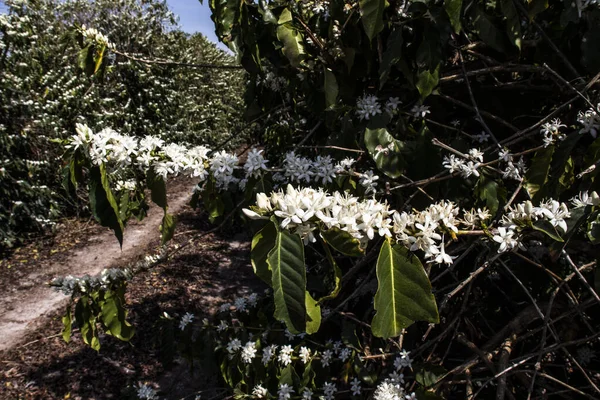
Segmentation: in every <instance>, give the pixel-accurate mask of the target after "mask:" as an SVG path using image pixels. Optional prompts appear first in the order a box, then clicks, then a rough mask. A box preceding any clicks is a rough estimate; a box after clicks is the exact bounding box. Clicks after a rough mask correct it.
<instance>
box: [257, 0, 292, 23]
mask: <svg viewBox="0 0 600 400" xmlns="http://www.w3.org/2000/svg"><path fill="white" fill-rule="evenodd" d="M286 10H287V9H286ZM258 12H259V13H260V14H261V15H262V16H263V21H265V22H267V23H269V24H276V23H277V18H275V15H273V13H272V12H271V9H270V8H269V3H267V2H266V0H259V1H258ZM288 12H289V11H288Z"/></svg>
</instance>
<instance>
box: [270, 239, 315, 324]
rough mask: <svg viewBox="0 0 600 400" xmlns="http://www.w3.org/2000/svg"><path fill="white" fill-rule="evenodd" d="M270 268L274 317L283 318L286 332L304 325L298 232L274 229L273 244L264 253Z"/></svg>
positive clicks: (303, 276)
mask: <svg viewBox="0 0 600 400" xmlns="http://www.w3.org/2000/svg"><path fill="white" fill-rule="evenodd" d="M267 263H268V264H269V267H270V269H271V282H272V288H273V298H274V301H275V313H274V317H275V318H276V319H277V320H279V321H283V322H285V324H286V326H287V328H288V329H289V330H290V332H292V333H294V334H297V333H300V332H304V331H305V329H306V295H305V292H306V266H305V264H304V246H303V244H302V239H300V236H298V235H295V234H291V233H288V232H287V231H285V230H278V232H277V235H276V236H275V245H274V246H273V249H271V251H270V252H269V254H268V256H267Z"/></svg>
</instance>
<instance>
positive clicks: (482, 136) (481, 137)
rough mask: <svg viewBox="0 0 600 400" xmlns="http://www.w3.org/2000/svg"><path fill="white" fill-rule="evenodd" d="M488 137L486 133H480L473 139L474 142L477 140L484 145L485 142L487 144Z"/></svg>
mask: <svg viewBox="0 0 600 400" xmlns="http://www.w3.org/2000/svg"><path fill="white" fill-rule="evenodd" d="M490 137H491V136H490V135H489V134H488V133H486V132H484V131H482V132H481V133H480V134H478V135H474V136H473V138H474V139H475V140H477V141H478V142H479V143H485V142H487V141H488V140H490Z"/></svg>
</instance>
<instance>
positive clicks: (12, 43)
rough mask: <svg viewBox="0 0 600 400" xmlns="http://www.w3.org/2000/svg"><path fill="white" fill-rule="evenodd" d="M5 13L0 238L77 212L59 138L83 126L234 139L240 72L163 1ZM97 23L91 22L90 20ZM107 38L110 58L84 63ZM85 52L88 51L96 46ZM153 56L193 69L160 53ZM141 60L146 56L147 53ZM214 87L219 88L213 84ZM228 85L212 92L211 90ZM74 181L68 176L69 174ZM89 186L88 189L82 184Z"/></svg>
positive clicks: (26, 6) (73, 2)
mask: <svg viewBox="0 0 600 400" xmlns="http://www.w3.org/2000/svg"><path fill="white" fill-rule="evenodd" d="M5 3H6V6H7V7H8V11H7V13H6V14H2V15H0V96H1V101H0V104H1V106H0V243H1V244H0V246H1V248H3V249H6V248H9V247H12V246H13V245H14V244H15V243H18V242H19V241H21V240H22V239H23V238H25V237H27V236H28V235H29V234H30V233H32V232H36V231H39V230H42V229H44V228H48V227H52V226H53V225H54V224H55V222H56V219H57V217H59V216H60V215H65V212H66V213H67V214H68V211H67V210H73V209H77V207H76V206H77V202H76V201H75V200H73V199H74V197H69V196H68V195H67V193H66V192H65V191H64V189H62V186H63V185H62V183H63V181H65V179H64V177H66V174H65V173H63V174H60V173H58V172H57V169H58V168H59V166H60V165H61V162H62V161H61V160H62V158H61V155H62V147H61V146H60V145H59V144H57V143H56V141H60V140H62V139H65V138H66V137H67V136H68V135H70V134H71V132H73V129H74V128H75V124H76V123H78V122H84V121H85V122H86V123H87V124H89V125H90V126H112V127H114V128H118V129H122V130H123V131H125V132H127V133H128V134H130V135H133V136H137V137H141V136H145V135H159V136H161V137H162V138H163V139H165V140H169V141H184V140H185V141H190V142H194V141H196V142H198V141H201V142H206V143H212V144H216V143H221V142H223V141H224V140H225V139H227V138H228V137H234V136H233V135H234V134H235V135H236V136H237V139H236V140H237V141H236V140H232V142H231V143H230V144H231V145H236V144H238V143H239V141H240V138H241V136H239V133H240V132H239V130H240V129H241V127H242V124H241V121H240V117H241V116H242V114H243V110H242V109H241V106H242V104H243V103H242V102H243V101H242V96H241V95H240V91H241V90H242V88H243V82H244V75H243V73H242V72H241V71H238V70H235V69H219V70H217V69H212V68H208V69H207V68H197V67H195V66H194V65H192V64H193V63H202V64H207V65H209V66H210V65H212V64H217V65H228V64H232V63H233V61H234V60H233V59H232V58H231V57H230V56H228V55H226V54H225V53H224V52H222V51H220V50H218V49H217V48H216V47H215V46H214V44H212V43H210V42H209V41H207V39H206V38H204V37H203V36H202V35H199V34H198V35H192V36H190V35H187V34H185V33H183V32H181V31H180V30H178V29H177V25H176V18H175V16H174V15H173V14H172V13H171V12H170V11H169V9H168V8H167V6H166V4H164V3H163V2H160V1H153V0H144V1H141V0H140V1H134V0H127V1H118V2H115V1H110V0H106V1H94V2H89V1H84V0H70V1H57V0H42V1H31V2H24V1H16V0H8V1H6V2H5ZM85 26H93V27H94V28H93V29H84V27H85ZM106 35H109V36H110V43H111V49H112V50H116V49H117V48H118V49H119V50H120V52H119V53H115V52H112V53H111V54H110V56H107V57H106V58H105V59H104V61H103V63H102V64H99V65H95V64H94V65H91V69H92V71H91V72H94V70H95V71H96V72H97V73H96V74H90V69H89V68H88V67H87V64H86V62H87V61H88V60H89V59H90V57H91V58H93V56H94V54H92V53H93V51H98V52H102V51H104V50H102V46H99V47H97V48H94V49H92V47H93V45H92V43H95V40H96V38H98V39H99V40H100V41H102V39H103V38H104V40H105V42H104V45H108V42H107V41H106ZM88 50H89V51H88ZM155 54H160V55H161V57H163V58H164V59H167V60H170V59H176V60H177V61H178V62H179V63H182V64H188V65H187V66H180V65H177V66H175V65H172V64H169V63H165V62H164V60H159V61H162V62H153V63H149V62H147V61H148V60H147V59H148V58H150V59H152V60H153V61H156V60H154V59H155V58H156V57H154V55H155ZM139 60H142V61H139ZM213 85H214V86H213ZM215 86H217V87H219V88H220V91H219V93H220V95H219V96H215V95H214V92H213V88H214V87H215ZM65 182H66V181H65ZM80 195H81V193H80Z"/></svg>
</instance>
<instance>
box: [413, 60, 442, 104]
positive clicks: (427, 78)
mask: <svg viewBox="0 0 600 400" xmlns="http://www.w3.org/2000/svg"><path fill="white" fill-rule="evenodd" d="M439 72H440V67H439V66H438V67H437V68H436V69H435V71H433V73H431V72H429V70H424V71H421V72H420V73H419V75H417V83H416V86H417V90H418V91H419V94H420V95H421V100H425V98H426V97H427V96H429V95H430V94H431V93H432V92H433V89H435V87H436V86H437V84H438V82H439V80H440V74H439Z"/></svg>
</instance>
